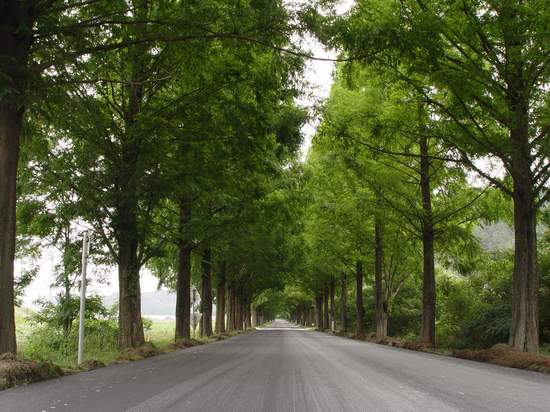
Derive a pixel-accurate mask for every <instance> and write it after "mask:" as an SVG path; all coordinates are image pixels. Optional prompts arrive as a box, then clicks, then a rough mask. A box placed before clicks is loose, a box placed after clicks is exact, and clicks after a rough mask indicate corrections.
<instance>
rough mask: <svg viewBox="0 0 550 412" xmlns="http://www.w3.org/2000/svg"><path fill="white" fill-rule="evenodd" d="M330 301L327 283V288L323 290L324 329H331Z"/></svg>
mask: <svg viewBox="0 0 550 412" xmlns="http://www.w3.org/2000/svg"><path fill="white" fill-rule="evenodd" d="M328 301H329V286H328V283H327V284H325V290H324V291H323V329H325V330H329V329H330V308H329V305H328Z"/></svg>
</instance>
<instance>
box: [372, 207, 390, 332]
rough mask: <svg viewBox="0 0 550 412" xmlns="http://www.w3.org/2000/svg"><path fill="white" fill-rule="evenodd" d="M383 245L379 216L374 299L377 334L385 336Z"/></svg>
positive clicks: (376, 235) (375, 255)
mask: <svg viewBox="0 0 550 412" xmlns="http://www.w3.org/2000/svg"><path fill="white" fill-rule="evenodd" d="M383 263H384V254H383V245H382V223H381V221H380V218H379V217H378V216H376V217H375V219H374V298H375V299H374V300H375V313H376V336H377V337H378V338H384V337H386V336H387V335H388V315H387V313H386V304H385V302H384V298H383V295H382V289H383V288H382V278H383V270H384V268H383Z"/></svg>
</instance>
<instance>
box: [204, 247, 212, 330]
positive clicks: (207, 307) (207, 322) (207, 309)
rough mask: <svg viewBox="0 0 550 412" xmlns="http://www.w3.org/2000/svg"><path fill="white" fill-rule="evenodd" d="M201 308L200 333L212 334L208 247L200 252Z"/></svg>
mask: <svg viewBox="0 0 550 412" xmlns="http://www.w3.org/2000/svg"><path fill="white" fill-rule="evenodd" d="M201 309H202V316H201V335H202V336H212V252H211V251H210V249H209V248H206V249H205V250H204V251H203V254H202V277H201Z"/></svg>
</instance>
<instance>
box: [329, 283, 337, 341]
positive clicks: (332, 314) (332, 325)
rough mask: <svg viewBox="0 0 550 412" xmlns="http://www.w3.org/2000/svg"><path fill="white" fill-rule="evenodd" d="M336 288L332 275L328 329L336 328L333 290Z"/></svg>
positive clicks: (332, 330)
mask: <svg viewBox="0 0 550 412" xmlns="http://www.w3.org/2000/svg"><path fill="white" fill-rule="evenodd" d="M335 289H336V285H335V281H334V277H331V278H330V286H329V290H330V331H331V332H334V331H335V330H336V307H335V306H334V292H335Z"/></svg>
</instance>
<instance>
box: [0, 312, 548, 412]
mask: <svg viewBox="0 0 550 412" xmlns="http://www.w3.org/2000/svg"><path fill="white" fill-rule="evenodd" d="M0 411H1V412H7V411H10V412H27V411H29V412H34V411H37V412H42V411H47V412H51V411H56V412H57V411H78V412H99V411H106V412H117V411H131V412H138V411H144V412H145V411H146V412H149V411H153V412H156V411H163V412H164V411H166V412H168V411H170V412H180V411H193V412H199V411H203V412H212V411H223V412H227V411H235V412H237V411H238V412H247V411H273V412H275V411H277V412H279V411H281V412H283V411H284V412H287V411H297V412H307V411H423V412H427V411H437V412H445V411H499V412H503V411H515V412H516V411H517V412H529V411H546V412H548V411H550V376H548V375H542V374H538V373H536V372H529V371H521V370H514V369H509V368H503V367H499V366H493V365H487V364H481V363H476V362H471V361H466V360H461V359H454V358H449V357H444V356H438V355H433V354H428V353H421V352H412V351H407V350H403V349H397V348H391V347H386V346H380V345H376V344H370V343H365V342H357V341H354V340H350V339H344V338H340V337H336V336H329V335H326V334H323V333H319V332H313V331H304V330H300V329H298V328H292V327H290V325H288V324H286V323H285V322H283V321H276V322H275V323H274V325H273V328H269V329H264V330H258V331H256V332H252V333H247V334H243V335H239V336H236V337H234V338H231V339H228V340H225V341H220V342H215V343H211V344H209V345H203V346H196V347H193V348H190V349H185V350H181V351H177V352H172V353H168V354H165V355H160V356H157V357H154V358H149V359H146V360H143V361H139V362H133V363H128V364H124V365H113V366H109V367H106V368H102V369H97V370H94V371H90V372H83V373H79V374H76V375H71V376H66V377H62V378H59V379H54V380H49V381H45V382H41V383H36V384H33V385H29V386H26V387H20V388H15V389H10V390H6V391H3V392H0Z"/></svg>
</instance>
